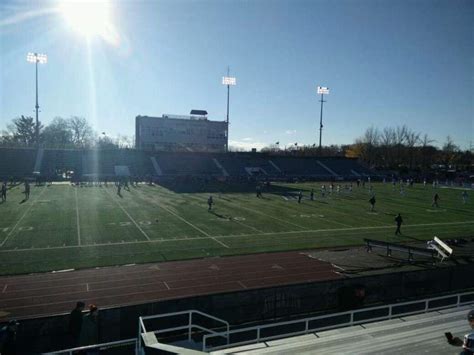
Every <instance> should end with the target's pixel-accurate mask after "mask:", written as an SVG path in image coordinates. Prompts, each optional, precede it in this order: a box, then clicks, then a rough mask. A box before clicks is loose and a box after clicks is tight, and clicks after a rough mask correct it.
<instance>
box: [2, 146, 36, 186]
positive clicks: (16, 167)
mask: <svg viewBox="0 0 474 355" xmlns="http://www.w3.org/2000/svg"><path fill="white" fill-rule="evenodd" d="M36 152H37V150H36V149H27V148H25V149H21V148H1V149H0V156H1V159H0V178H1V179H9V178H15V179H19V178H20V179H21V178H24V177H26V176H30V175H32V174H33V170H34V166H35V160H36Z"/></svg>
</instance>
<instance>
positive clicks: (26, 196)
mask: <svg viewBox="0 0 474 355" xmlns="http://www.w3.org/2000/svg"><path fill="white" fill-rule="evenodd" d="M29 198H30V183H29V182H28V181H26V180H25V200H28V199H29Z"/></svg>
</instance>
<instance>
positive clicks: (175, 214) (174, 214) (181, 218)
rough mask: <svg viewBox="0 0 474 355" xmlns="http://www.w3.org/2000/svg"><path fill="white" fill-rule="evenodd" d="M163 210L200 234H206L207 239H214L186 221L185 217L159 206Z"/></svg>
mask: <svg viewBox="0 0 474 355" xmlns="http://www.w3.org/2000/svg"><path fill="white" fill-rule="evenodd" d="M159 206H160V207H161V208H162V209H164V210H165V211H166V212H168V213H171V214H172V215H173V216H175V217H177V218H179V219H180V220H181V221H183V222H184V223H186V224H187V225H189V226H191V227H193V228H194V229H195V230H197V231H198V232H200V233H202V234H204V235H205V236H206V237H209V238H212V236H211V235H210V234H208V233H206V232H204V231H203V230H202V229H201V228H199V227H197V226H195V225H194V224H192V223H191V222H189V221H187V220H185V219H184V218H183V217H181V216H180V215H179V214H177V213H174V212H173V211H171V210H169V209H168V208H166V207H164V206H163V205H159Z"/></svg>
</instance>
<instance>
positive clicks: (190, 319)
mask: <svg viewBox="0 0 474 355" xmlns="http://www.w3.org/2000/svg"><path fill="white" fill-rule="evenodd" d="M188 322H189V324H188V341H191V324H192V323H193V311H189V316H188Z"/></svg>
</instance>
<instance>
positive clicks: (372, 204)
mask: <svg viewBox="0 0 474 355" xmlns="http://www.w3.org/2000/svg"><path fill="white" fill-rule="evenodd" d="M369 202H370V212H373V211H374V209H375V196H372V197H371V198H370V200H369Z"/></svg>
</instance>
